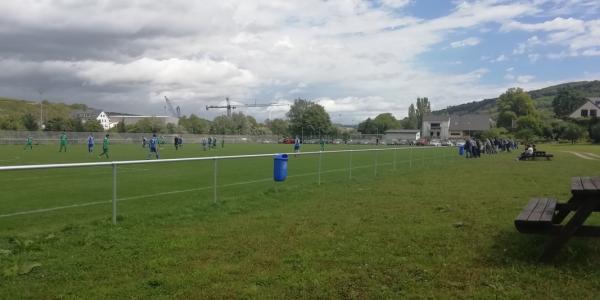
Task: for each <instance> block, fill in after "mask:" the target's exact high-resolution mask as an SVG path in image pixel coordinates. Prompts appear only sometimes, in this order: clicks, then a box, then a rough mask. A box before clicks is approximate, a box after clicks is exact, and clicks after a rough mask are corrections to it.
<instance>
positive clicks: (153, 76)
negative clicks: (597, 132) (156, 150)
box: [0, 0, 600, 124]
mask: <svg viewBox="0 0 600 300" xmlns="http://www.w3.org/2000/svg"><path fill="white" fill-rule="evenodd" d="M0 11H2V12H3V13H2V18H1V19H0V70H1V72H0V95H1V96H7V97H16V98H22V99H32V100H36V99H39V98H40V96H41V97H42V98H44V99H49V100H51V101H64V102H69V103H72V102H80V103H86V104H88V105H90V106H93V107H97V108H101V109H105V110H108V111H124V112H130V113H138V114H164V96H168V97H169V98H170V99H171V100H173V101H174V102H175V103H176V104H177V105H180V106H181V108H182V112H183V113H184V114H190V113H195V114H198V115H200V116H202V117H205V118H212V117H214V116H215V115H218V114H222V113H223V111H220V110H215V111H212V110H211V111H206V110H205V109H204V107H205V106H206V105H219V104H224V99H225V97H229V98H231V99H232V100H233V101H234V103H254V102H256V103H282V104H286V103H291V101H292V100H293V99H295V98H304V99H310V100H314V101H318V102H319V103H320V104H322V105H324V106H325V107H326V109H327V110H328V112H329V113H330V115H331V117H332V120H333V121H334V122H341V123H345V124H350V123H356V122H359V121H361V120H362V119H364V118H366V117H369V116H370V117H373V116H375V115H377V114H379V113H382V112H391V113H393V114H394V115H396V116H397V117H398V118H402V117H404V116H405V115H406V111H407V108H408V106H409V105H410V103H411V102H414V101H415V99H416V98H417V97H423V96H427V97H429V99H430V100H431V102H432V106H433V108H434V109H441V108H445V107H446V106H448V105H453V104H460V103H464V102H470V101H474V100H481V99H483V98H486V97H488V98H489V97H495V96H498V95H499V94H500V93H501V92H503V91H504V90H506V89H507V88H508V87H514V86H520V87H524V88H526V89H533V88H539V87H544V86H547V85H551V84H555V83H560V82H565V81H572V80H594V79H600V1H597V0H522V1H501V0H481V1H442V0H379V1H377V0H375V1H359V0H330V1H324V0H302V1H291V0H281V1H280V0H264V1H258V0H256V1H255V0H252V1H251V0H239V1H234V0H220V1H189V0H170V1H154V0H148V1H145V0H129V1H121V0H114V1H111V0H103V1H92V0H83V1H79V0H20V1H2V2H0ZM287 109H288V107H286V106H278V107H273V108H271V109H269V111H267V110H266V109H264V108H263V109H257V108H246V109H243V110H242V111H244V112H245V113H247V114H251V115H254V116H255V117H257V119H259V120H262V119H264V118H267V117H268V116H269V114H270V115H271V116H272V117H273V118H275V117H282V116H283V114H284V113H285V111H287Z"/></svg>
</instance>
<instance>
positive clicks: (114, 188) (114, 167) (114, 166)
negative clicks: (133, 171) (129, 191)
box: [112, 163, 117, 225]
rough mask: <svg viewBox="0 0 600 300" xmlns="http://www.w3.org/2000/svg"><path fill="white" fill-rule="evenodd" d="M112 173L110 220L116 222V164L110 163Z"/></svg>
mask: <svg viewBox="0 0 600 300" xmlns="http://www.w3.org/2000/svg"><path fill="white" fill-rule="evenodd" d="M112 173H113V197H112V222H113V224H115V225H116V224H117V165H116V164H115V163H113V165H112Z"/></svg>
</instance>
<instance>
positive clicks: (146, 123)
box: [119, 118, 166, 133]
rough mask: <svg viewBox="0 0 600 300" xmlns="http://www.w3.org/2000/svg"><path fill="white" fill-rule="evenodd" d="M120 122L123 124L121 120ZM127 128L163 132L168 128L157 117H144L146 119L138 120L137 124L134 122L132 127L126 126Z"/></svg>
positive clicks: (130, 130)
mask: <svg viewBox="0 0 600 300" xmlns="http://www.w3.org/2000/svg"><path fill="white" fill-rule="evenodd" d="M119 124H121V122H119ZM126 129H127V131H129V132H138V133H144V132H147V133H150V132H157V133H163V132H165V129H166V128H165V125H164V124H163V123H162V122H161V121H160V120H158V119H156V118H144V119H141V120H139V121H137V122H136V123H135V124H133V126H132V127H130V128H127V127H126Z"/></svg>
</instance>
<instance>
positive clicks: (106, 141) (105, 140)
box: [98, 134, 110, 158]
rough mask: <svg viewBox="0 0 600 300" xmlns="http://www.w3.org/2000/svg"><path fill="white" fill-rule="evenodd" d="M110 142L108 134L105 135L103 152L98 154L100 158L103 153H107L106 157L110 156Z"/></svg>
mask: <svg viewBox="0 0 600 300" xmlns="http://www.w3.org/2000/svg"><path fill="white" fill-rule="evenodd" d="M109 144H110V142H109V141H108V134H107V135H106V136H105V137H104V141H103V142H102V153H100V155H98V158H100V157H102V155H106V158H108V145H109Z"/></svg>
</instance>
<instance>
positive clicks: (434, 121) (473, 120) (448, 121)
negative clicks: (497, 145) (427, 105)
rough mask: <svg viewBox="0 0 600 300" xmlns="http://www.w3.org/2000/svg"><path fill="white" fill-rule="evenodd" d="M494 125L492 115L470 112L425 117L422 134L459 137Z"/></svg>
mask: <svg viewBox="0 0 600 300" xmlns="http://www.w3.org/2000/svg"><path fill="white" fill-rule="evenodd" d="M493 126H494V122H493V120H492V118H491V117H490V115H487V114H468V115H462V116H459V115H452V116H435V115H428V116H424V117H423V126H422V127H421V136H422V137H423V138H428V139H442V140H445V139H459V138H465V137H468V136H473V135H474V134H476V133H481V132H483V131H486V130H489V129H490V128H492V127H493Z"/></svg>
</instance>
